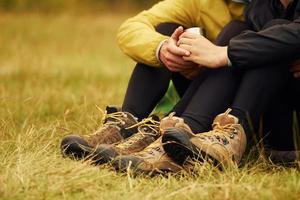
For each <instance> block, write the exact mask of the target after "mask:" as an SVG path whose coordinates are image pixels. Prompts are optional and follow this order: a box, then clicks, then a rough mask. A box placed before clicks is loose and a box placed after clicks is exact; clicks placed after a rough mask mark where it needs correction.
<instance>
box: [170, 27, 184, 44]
mask: <svg viewBox="0 0 300 200" xmlns="http://www.w3.org/2000/svg"><path fill="white" fill-rule="evenodd" d="M183 32H184V30H183V27H182V26H179V27H178V28H177V29H176V30H175V31H174V33H173V34H172V36H171V38H172V39H174V40H176V41H178V40H179V37H180V35H181V34H182V33H183Z"/></svg>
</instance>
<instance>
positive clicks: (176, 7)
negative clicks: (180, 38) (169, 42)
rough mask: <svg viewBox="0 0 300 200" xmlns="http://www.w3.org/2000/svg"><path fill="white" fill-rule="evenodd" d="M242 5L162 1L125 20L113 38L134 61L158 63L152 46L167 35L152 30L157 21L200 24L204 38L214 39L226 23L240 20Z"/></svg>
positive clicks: (203, 0)
mask: <svg viewBox="0 0 300 200" xmlns="http://www.w3.org/2000/svg"><path fill="white" fill-rule="evenodd" d="M243 8H244V6H243V4H241V3H234V2H232V1H231V0H164V1H161V2H159V3H157V4H156V5H154V6H153V7H152V8H151V9H149V10H146V11H143V12H141V13H140V14H138V15H137V16H135V17H132V18H130V19H128V20H127V21H125V22H124V23H123V24H122V25H121V27H120V29H119V31H118V34H117V41H118V44H119V46H120V48H121V49H122V51H123V52H124V53H125V54H126V55H128V56H130V57H131V58H132V59H134V60H135V61H137V62H141V63H144V64H147V65H150V66H159V65H160V63H159V61H158V60H157V58H156V55H155V53H156V48H157V47H158V45H159V44H160V43H161V42H162V41H163V40H165V39H167V38H168V37H167V36H163V35H161V34H159V33H157V32H155V27H156V26H157V25H158V24H160V23H164V22H172V23H177V24H180V25H182V26H184V27H186V28H190V27H195V26H198V27H202V28H204V30H205V33H206V37H207V38H208V39H209V40H211V41H215V39H216V37H217V35H218V33H219V32H220V31H221V30H222V28H223V27H224V26H225V25H226V24H227V23H229V22H230V21H231V20H233V19H242V17H243V10H244V9H243Z"/></svg>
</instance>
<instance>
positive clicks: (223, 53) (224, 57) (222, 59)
mask: <svg viewBox="0 0 300 200" xmlns="http://www.w3.org/2000/svg"><path fill="white" fill-rule="evenodd" d="M217 48H218V52H219V53H218V56H216V58H217V60H216V63H215V67H217V68H218V67H224V66H228V60H229V58H228V54H227V49H228V48H227V46H226V47H217Z"/></svg>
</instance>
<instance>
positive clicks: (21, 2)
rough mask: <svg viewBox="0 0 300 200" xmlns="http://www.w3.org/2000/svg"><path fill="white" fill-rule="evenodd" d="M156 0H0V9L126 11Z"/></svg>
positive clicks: (17, 10)
mask: <svg viewBox="0 0 300 200" xmlns="http://www.w3.org/2000/svg"><path fill="white" fill-rule="evenodd" d="M157 1H158V0H0V9H1V10H2V11H15V12H28V11H35V12H37V11H40V12H64V11H70V10H73V11H74V10H76V11H81V12H87V11H88V12H98V11H105V10H107V9H109V10H120V11H128V10H135V9H141V8H146V7H148V6H149V5H152V4H153V3H154V2H157Z"/></svg>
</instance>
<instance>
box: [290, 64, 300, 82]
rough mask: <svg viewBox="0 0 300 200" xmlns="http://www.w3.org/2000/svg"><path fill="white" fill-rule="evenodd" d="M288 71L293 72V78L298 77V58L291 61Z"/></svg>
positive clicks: (299, 73)
mask: <svg viewBox="0 0 300 200" xmlns="http://www.w3.org/2000/svg"><path fill="white" fill-rule="evenodd" d="M290 71H291V72H292V73H293V74H294V77H295V78H300V59H299V60H296V61H295V62H293V63H292V66H291V68H290Z"/></svg>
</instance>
